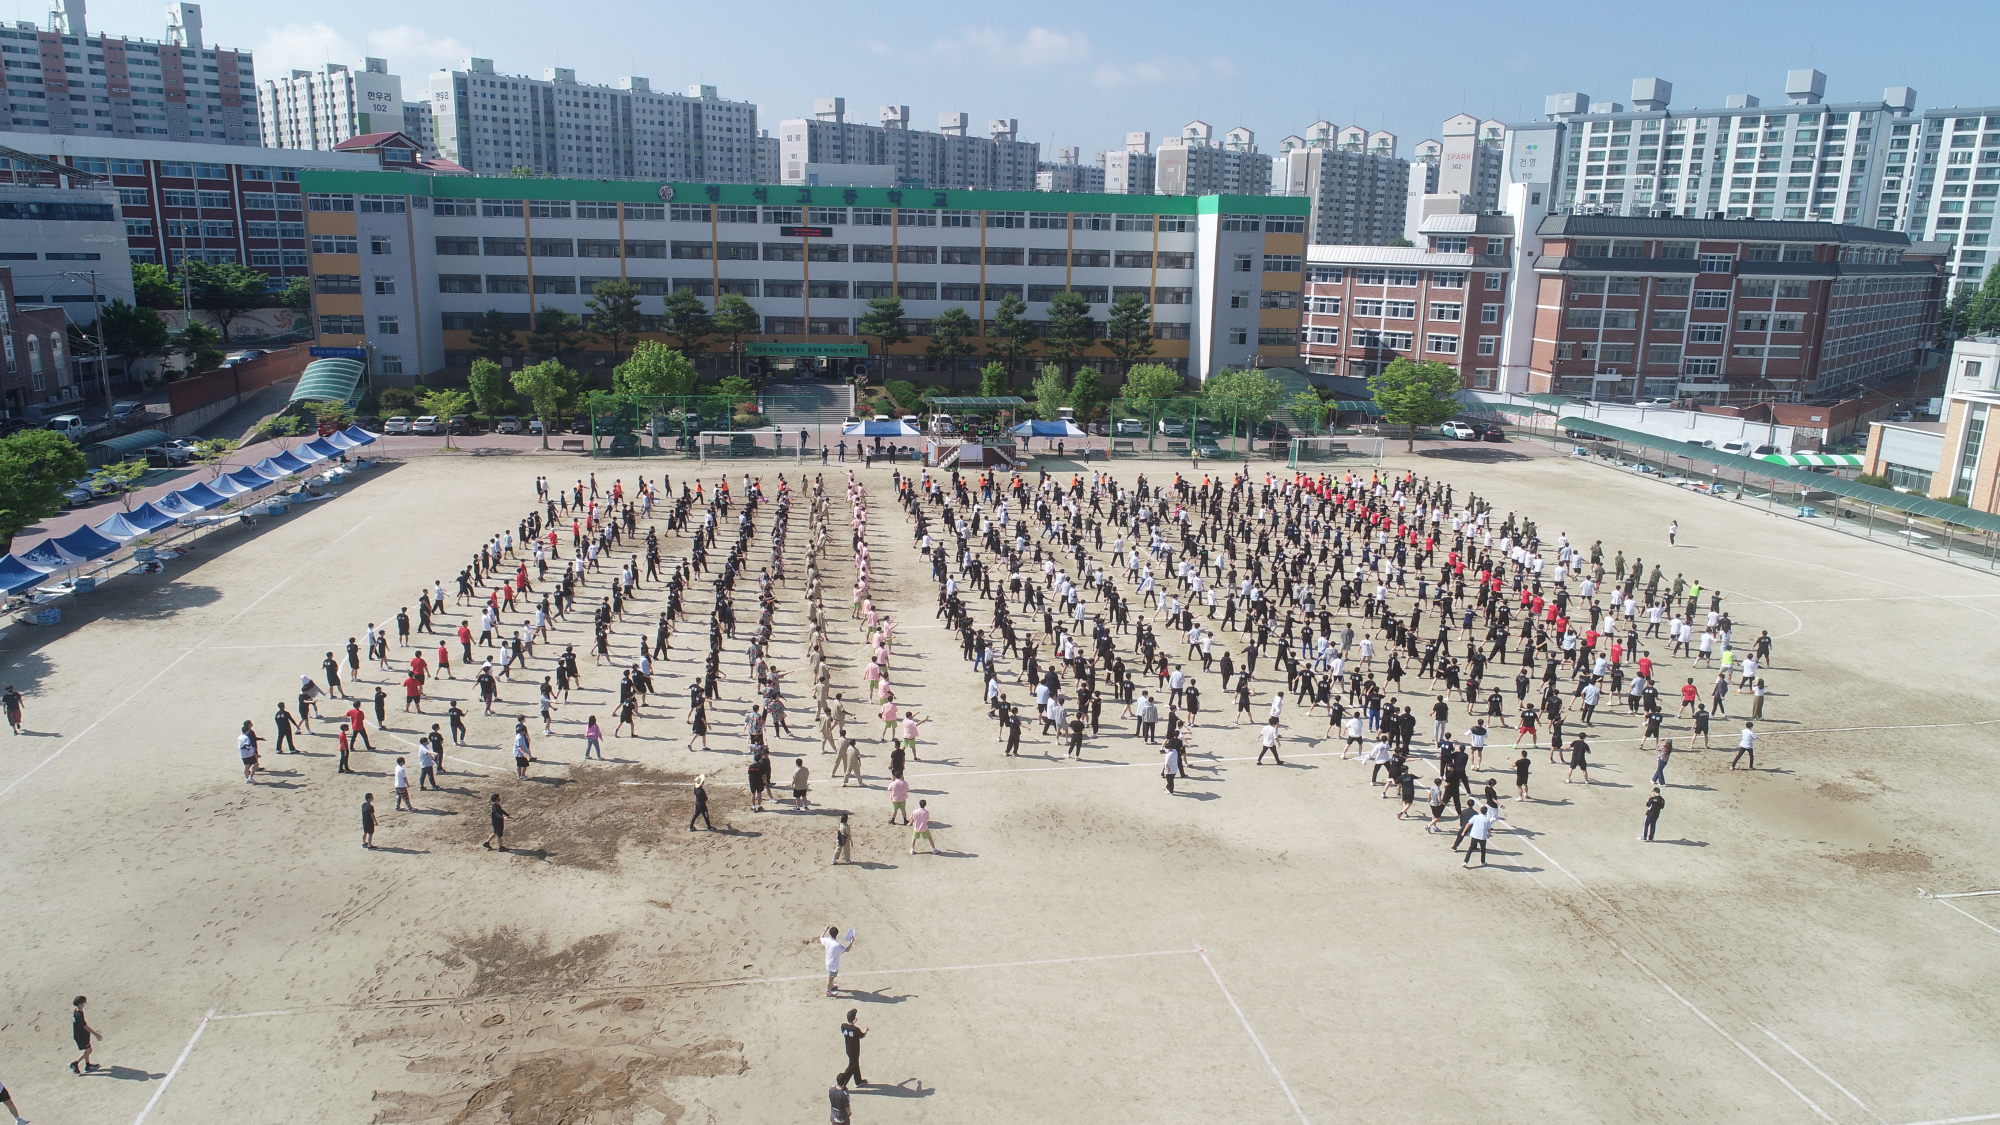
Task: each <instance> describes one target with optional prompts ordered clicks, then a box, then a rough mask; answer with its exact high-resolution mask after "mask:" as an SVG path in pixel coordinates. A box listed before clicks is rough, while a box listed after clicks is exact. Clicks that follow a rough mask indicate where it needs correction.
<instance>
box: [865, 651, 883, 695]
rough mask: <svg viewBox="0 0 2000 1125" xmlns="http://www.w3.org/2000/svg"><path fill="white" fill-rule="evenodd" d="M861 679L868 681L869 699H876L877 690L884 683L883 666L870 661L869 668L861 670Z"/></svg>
mask: <svg viewBox="0 0 2000 1125" xmlns="http://www.w3.org/2000/svg"><path fill="white" fill-rule="evenodd" d="M861 678H862V679H863V680H865V681H867V684H868V698H870V699H873V698H875V689H876V687H877V686H879V685H880V684H881V682H882V666H881V665H880V664H877V663H875V662H874V661H873V660H870V661H869V662H868V667H866V668H863V669H862V670H861Z"/></svg>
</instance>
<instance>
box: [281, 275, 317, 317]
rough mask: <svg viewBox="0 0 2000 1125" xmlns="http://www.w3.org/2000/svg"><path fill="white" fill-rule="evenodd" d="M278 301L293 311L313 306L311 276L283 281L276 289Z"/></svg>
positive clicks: (301, 310)
mask: <svg viewBox="0 0 2000 1125" xmlns="http://www.w3.org/2000/svg"><path fill="white" fill-rule="evenodd" d="M278 301H279V302H280V303H281V304H283V305H284V307H286V308H288V309H290V310H292V311H293V312H305V311H307V310H309V309H311V308H312V307H313V291H312V278H310V277H295V278H292V279H291V280H290V281H287V282H285V287H284V288H283V289H281V290H279V291H278Z"/></svg>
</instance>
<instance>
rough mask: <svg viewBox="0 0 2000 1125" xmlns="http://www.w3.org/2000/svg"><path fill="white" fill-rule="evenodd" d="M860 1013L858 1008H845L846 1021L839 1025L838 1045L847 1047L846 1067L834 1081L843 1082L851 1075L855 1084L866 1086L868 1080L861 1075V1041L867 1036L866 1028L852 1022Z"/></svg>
mask: <svg viewBox="0 0 2000 1125" xmlns="http://www.w3.org/2000/svg"><path fill="white" fill-rule="evenodd" d="M860 1014H861V1009H859V1008H849V1009H847V1022H846V1023H843V1024H841V1025H840V1045H841V1046H842V1047H844V1048H846V1049H847V1069H846V1070H843V1071H841V1072H840V1077H839V1078H838V1079H835V1081H837V1082H845V1081H846V1080H847V1079H848V1078H850V1077H852V1078H853V1079H854V1084H855V1085H856V1086H866V1085H868V1080H867V1079H866V1078H863V1077H861V1041H862V1040H863V1039H866V1038H868V1029H867V1028H865V1027H862V1026H861V1025H859V1024H857V1023H855V1022H854V1020H855V1017H856V1016H859V1015H860Z"/></svg>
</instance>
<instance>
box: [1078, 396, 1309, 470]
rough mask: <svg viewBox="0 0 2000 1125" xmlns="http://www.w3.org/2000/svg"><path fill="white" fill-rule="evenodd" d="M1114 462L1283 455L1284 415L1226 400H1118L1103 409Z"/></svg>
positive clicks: (1220, 459) (1110, 453)
mask: <svg viewBox="0 0 2000 1125" xmlns="http://www.w3.org/2000/svg"><path fill="white" fill-rule="evenodd" d="M1103 424H1104V426H1105V429H1106V430H1107V431H1108V432H1107V433H1106V434H1105V436H1104V440H1105V442H1106V443H1107V445H1108V451H1109V455H1110V459H1111V460H1113V461H1127V460H1130V461H1182V460H1190V459H1199V460H1204V461H1247V460H1250V459H1251V458H1253V457H1282V456H1284V455H1285V443H1286V441H1287V440H1288V439H1289V438H1290V436H1291V434H1290V431H1289V429H1288V427H1287V425H1286V420H1285V418H1284V416H1283V415H1282V414H1280V415H1278V416H1275V417H1274V416H1272V415H1271V414H1270V412H1269V411H1268V410H1264V411H1260V410H1257V409H1256V408H1254V407H1252V408H1249V409H1246V408H1245V407H1244V405H1243V404H1242V403H1239V402H1236V401H1235V400H1232V399H1222V398H1117V399H1112V400H1111V401H1110V402H1109V403H1108V404H1106V405H1105V408H1104V423H1103Z"/></svg>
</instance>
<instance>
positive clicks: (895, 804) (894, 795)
mask: <svg viewBox="0 0 2000 1125" xmlns="http://www.w3.org/2000/svg"><path fill="white" fill-rule="evenodd" d="M909 804H910V783H909V782H907V781H904V780H903V779H902V778H900V777H899V778H897V779H895V780H894V781H891V782H890V783H889V823H890V824H894V823H896V814H897V813H902V814H903V823H904V824H908V823H910V812H909Z"/></svg>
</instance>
